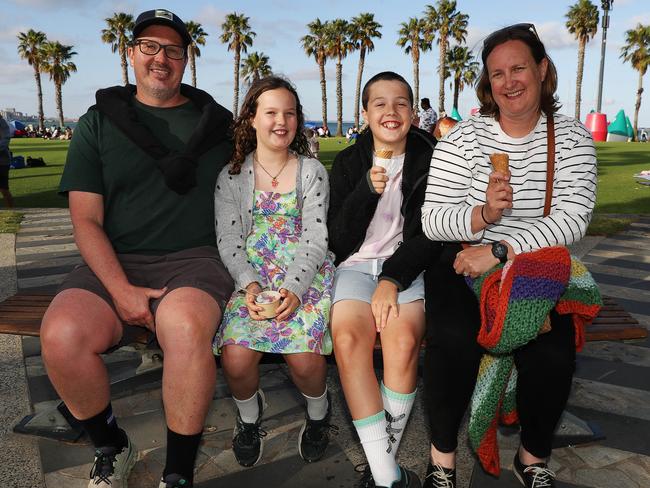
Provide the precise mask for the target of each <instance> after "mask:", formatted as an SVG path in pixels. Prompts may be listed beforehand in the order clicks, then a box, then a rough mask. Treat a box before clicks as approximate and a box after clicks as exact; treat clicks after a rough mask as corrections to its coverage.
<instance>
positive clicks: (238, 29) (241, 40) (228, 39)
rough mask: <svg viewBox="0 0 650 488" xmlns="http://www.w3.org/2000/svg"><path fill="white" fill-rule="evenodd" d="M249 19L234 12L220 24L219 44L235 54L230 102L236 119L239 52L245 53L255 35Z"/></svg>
mask: <svg viewBox="0 0 650 488" xmlns="http://www.w3.org/2000/svg"><path fill="white" fill-rule="evenodd" d="M248 21H249V18H248V17H246V16H245V15H244V14H238V13H237V12H234V13H232V14H228V15H226V20H225V21H224V23H223V24H221V30H222V31H223V33H222V34H221V42H223V43H228V51H233V52H234V53H235V69H234V77H235V88H234V94H233V102H232V107H233V108H232V113H233V115H234V116H235V117H236V116H237V111H238V109H239V65H240V62H241V52H242V51H244V52H246V51H247V50H248V48H249V47H250V46H252V45H253V37H255V36H256V35H257V34H255V32H253V31H252V30H251V26H250V24H249V23H248Z"/></svg>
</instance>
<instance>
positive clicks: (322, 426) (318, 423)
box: [298, 392, 338, 463]
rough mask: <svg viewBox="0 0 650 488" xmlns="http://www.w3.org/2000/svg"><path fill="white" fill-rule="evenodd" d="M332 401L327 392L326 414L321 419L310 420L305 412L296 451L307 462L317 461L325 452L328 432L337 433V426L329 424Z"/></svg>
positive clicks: (328, 439)
mask: <svg viewBox="0 0 650 488" xmlns="http://www.w3.org/2000/svg"><path fill="white" fill-rule="evenodd" d="M331 415H332V403H331V401H330V394H329V392H328V393H327V414H326V415H325V418H324V419H322V420H312V419H310V418H309V415H308V414H305V422H304V423H303V424H302V428H301V429H300V434H298V452H299V453H300V457H301V458H303V459H304V460H305V461H307V462H308V463H313V462H314V461H318V460H319V459H320V458H322V457H323V454H325V449H327V444H329V441H330V432H332V433H337V432H338V427H337V426H335V425H332V424H330V417H331Z"/></svg>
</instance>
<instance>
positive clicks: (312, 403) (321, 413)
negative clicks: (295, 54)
mask: <svg viewBox="0 0 650 488" xmlns="http://www.w3.org/2000/svg"><path fill="white" fill-rule="evenodd" d="M301 393H302V392H301ZM302 396H304V397H305V400H306V401H307V415H308V416H309V418H310V419H311V420H323V419H324V418H325V416H326V415H327V409H328V407H329V402H328V401H327V386H325V391H324V392H323V394H322V395H321V396H319V397H310V396H307V395H305V394H304V393H303V394H302Z"/></svg>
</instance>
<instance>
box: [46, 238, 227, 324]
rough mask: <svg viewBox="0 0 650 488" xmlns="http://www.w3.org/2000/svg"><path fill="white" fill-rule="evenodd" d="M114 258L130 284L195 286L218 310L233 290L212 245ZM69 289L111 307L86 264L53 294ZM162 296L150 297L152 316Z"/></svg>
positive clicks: (107, 296)
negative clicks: (212, 300) (85, 291)
mask: <svg viewBox="0 0 650 488" xmlns="http://www.w3.org/2000/svg"><path fill="white" fill-rule="evenodd" d="M117 258H118V259H119V261H120V264H121V265H122V268H123V269H124V272H125V273H126V277H127V279H128V280H129V283H131V284H132V285H135V286H143V287H147V288H157V289H160V288H164V287H167V292H166V293H165V295H167V293H169V292H170V291H172V290H175V289H176V288H184V287H190V288H197V289H199V290H203V291H205V292H206V293H208V294H209V295H210V296H212V297H213V298H214V299H215V300H216V302H217V303H218V304H219V307H220V308H221V310H222V311H223V309H224V308H225V305H226V302H227V301H228V299H229V298H230V295H231V294H232V292H233V289H234V283H233V280H232V278H231V277H230V275H229V274H228V271H227V270H226V267H225V266H224V264H223V262H222V261H221V257H219V251H217V248H215V247H210V246H204V247H195V248H192V249H186V250H183V251H178V252H173V253H170V254H164V255H162V256H147V255H142V254H118V255H117ZM70 288H81V289H83V290H88V291H90V292H92V293H94V294H95V295H97V296H99V297H101V298H103V299H104V300H105V301H106V303H108V304H109V305H110V306H111V308H112V309H113V310H115V305H114V304H113V300H112V298H111V296H110V294H109V293H108V291H107V290H106V288H104V285H103V284H102V282H101V281H99V278H97V276H95V273H93V272H92V270H91V269H90V268H89V267H88V266H87V265H86V264H81V265H79V266H77V267H76V268H75V269H74V270H72V271H71V272H70V274H69V275H68V276H67V277H66V278H65V280H64V281H63V283H62V284H61V286H60V287H59V290H58V292H57V293H60V292H62V291H63V290H68V289H70ZM165 295H163V296H162V297H160V298H157V299H155V300H151V313H153V314H154V315H155V313H156V309H157V308H158V305H159V304H160V302H161V301H162V299H163V298H165Z"/></svg>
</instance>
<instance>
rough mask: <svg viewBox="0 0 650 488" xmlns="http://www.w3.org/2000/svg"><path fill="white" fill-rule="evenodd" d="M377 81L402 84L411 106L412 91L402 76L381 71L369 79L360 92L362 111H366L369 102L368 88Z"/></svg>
mask: <svg viewBox="0 0 650 488" xmlns="http://www.w3.org/2000/svg"><path fill="white" fill-rule="evenodd" d="M378 81H399V82H401V83H404V85H405V86H406V89H407V91H408V94H409V102H410V103H411V107H412V106H413V89H412V88H411V85H409V83H408V81H406V80H405V79H404V77H403V76H402V75H398V74H397V73H395V72H393V71H382V72H381V73H377V74H376V75H375V76H373V77H372V78H370V79H369V80H368V81H367V82H366V84H365V85H364V86H363V91H362V92H361V106H362V107H363V109H364V110H368V100H370V87H371V86H372V85H374V84H375V83H377V82H378Z"/></svg>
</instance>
